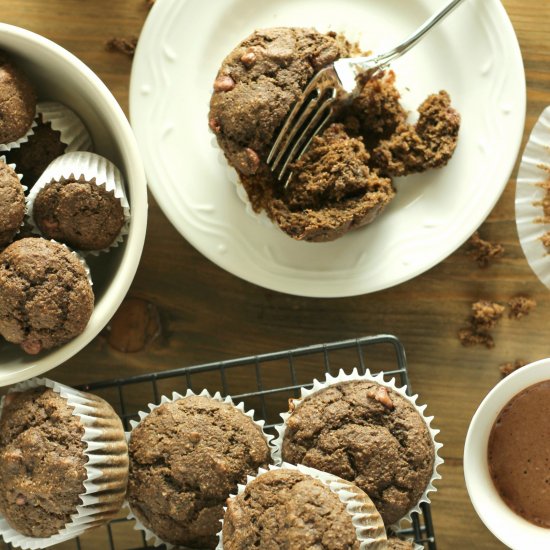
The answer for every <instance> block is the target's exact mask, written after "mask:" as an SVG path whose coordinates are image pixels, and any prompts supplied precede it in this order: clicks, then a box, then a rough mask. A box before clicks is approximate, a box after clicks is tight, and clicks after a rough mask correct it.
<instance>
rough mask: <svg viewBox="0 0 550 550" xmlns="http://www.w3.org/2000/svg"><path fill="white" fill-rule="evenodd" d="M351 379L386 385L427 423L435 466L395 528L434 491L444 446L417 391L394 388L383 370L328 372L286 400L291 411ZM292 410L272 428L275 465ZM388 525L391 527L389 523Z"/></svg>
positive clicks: (393, 380)
mask: <svg viewBox="0 0 550 550" xmlns="http://www.w3.org/2000/svg"><path fill="white" fill-rule="evenodd" d="M354 380H361V381H364V380H367V381H371V382H376V383H377V384H380V385H381V386H385V387H386V388H390V389H392V390H393V391H395V392H396V393H398V394H399V395H401V396H402V397H404V398H405V399H406V400H407V401H408V402H409V403H410V404H411V405H412V406H413V407H414V408H415V409H416V411H417V412H418V414H419V415H420V416H421V417H422V419H423V420H424V422H425V423H426V426H427V427H428V431H429V433H430V437H431V439H432V442H433V448H434V467H433V472H432V477H431V479H430V481H429V483H428V485H427V486H426V488H425V490H424V492H423V494H422V496H421V497H420V499H419V500H418V502H417V503H416V504H415V506H414V507H413V508H411V509H410V510H409V511H408V512H407V514H406V515H405V516H403V517H402V518H401V519H400V520H398V521H397V522H396V523H395V524H394V527H395V528H397V529H399V526H400V524H401V522H402V521H409V522H410V521H411V514H412V513H413V512H418V513H422V510H421V508H420V504H422V503H423V502H428V503H429V502H430V498H429V496H428V494H429V493H432V492H435V491H437V489H436V488H435V487H434V485H433V483H434V481H435V480H437V479H441V475H440V474H439V473H438V472H437V468H438V467H439V466H440V465H441V464H443V459H442V458H441V457H440V456H439V449H441V447H443V445H442V444H441V443H439V442H437V441H436V440H435V437H436V435H437V434H438V433H439V430H436V429H434V428H432V427H431V422H432V420H433V418H434V417H433V416H426V415H425V414H424V411H425V410H426V405H422V406H419V405H417V403H416V400H417V399H418V394H415V395H413V396H410V395H407V386H403V387H401V388H399V387H397V385H396V384H395V378H392V379H391V380H389V381H387V380H384V374H383V373H382V372H380V373H378V374H377V375H373V374H372V373H371V372H370V370H369V369H366V372H365V374H359V371H358V370H357V369H353V371H352V372H351V373H350V374H346V373H345V372H344V371H343V370H340V371H339V372H338V374H337V375H336V376H332V375H330V374H327V377H326V380H325V381H324V382H319V380H317V379H314V380H313V387H312V388H311V389H308V388H301V397H300V398H299V399H290V400H289V402H290V403H292V405H291V408H292V409H293V410H296V407H298V406H299V404H300V403H301V402H302V401H303V400H304V399H305V398H306V397H309V396H310V395H312V394H314V393H317V392H318V391H320V390H323V389H325V388H328V387H329V386H334V385H335V384H340V383H342V382H351V381H354ZM291 414H292V413H289V412H286V413H281V418H282V419H283V423H282V424H279V425H278V426H275V429H276V430H277V432H278V434H279V435H278V437H276V438H275V440H274V441H273V445H274V447H275V451H274V458H275V464H280V463H282V462H283V458H282V448H283V439H284V436H285V431H286V422H287V420H288V419H289V418H290V416H291ZM388 527H390V526H389V525H388Z"/></svg>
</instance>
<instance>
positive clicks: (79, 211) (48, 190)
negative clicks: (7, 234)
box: [33, 177, 124, 250]
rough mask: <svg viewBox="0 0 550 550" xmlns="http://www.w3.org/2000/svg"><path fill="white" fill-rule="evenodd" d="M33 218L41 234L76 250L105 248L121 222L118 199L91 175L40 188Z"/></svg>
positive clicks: (35, 201)
mask: <svg viewBox="0 0 550 550" xmlns="http://www.w3.org/2000/svg"><path fill="white" fill-rule="evenodd" d="M33 217H34V221H35V223H36V225H37V226H38V228H39V229H40V231H41V232H42V235H44V237H47V238H48V239H56V240H58V241H61V242H64V243H66V244H68V245H70V246H72V247H73V248H76V249H78V250H101V249H103V248H108V247H109V246H110V245H111V244H112V243H113V241H114V240H115V239H116V237H117V236H118V234H119V233H120V230H121V229H122V226H123V225H124V211H123V208H122V205H121V203H120V200H119V199H117V198H116V197H115V195H114V193H113V192H112V191H107V190H106V189H105V186H104V185H97V184H96V181H95V178H92V180H91V181H86V180H85V179H84V178H80V179H76V178H74V177H71V178H69V179H64V178H61V180H60V181H52V182H51V183H49V184H48V185H47V186H46V187H44V188H43V189H41V190H40V192H39V193H38V195H37V196H36V198H35V200H34V206H33Z"/></svg>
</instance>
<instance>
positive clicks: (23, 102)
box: [0, 51, 36, 143]
mask: <svg viewBox="0 0 550 550" xmlns="http://www.w3.org/2000/svg"><path fill="white" fill-rule="evenodd" d="M35 113H36V93H35V91H34V88H33V86H32V84H31V83H30V81H29V80H28V78H27V77H26V76H25V75H24V74H23V73H22V72H21V71H20V70H19V69H17V68H16V67H15V65H14V64H13V62H12V61H11V59H10V58H9V57H8V56H7V55H6V53H5V52H2V51H0V143H11V142H12V141H17V140H18V139H19V138H21V137H23V136H24V135H25V134H26V133H27V132H28V131H29V129H30V127H31V125H32V121H33V119H34V115H35Z"/></svg>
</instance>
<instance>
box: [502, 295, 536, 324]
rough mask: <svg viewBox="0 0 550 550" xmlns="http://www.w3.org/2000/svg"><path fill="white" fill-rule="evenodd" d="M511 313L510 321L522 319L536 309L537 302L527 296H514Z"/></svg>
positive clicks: (509, 314) (509, 303)
mask: <svg viewBox="0 0 550 550" xmlns="http://www.w3.org/2000/svg"><path fill="white" fill-rule="evenodd" d="M508 305H509V306H510V311H509V313H508V317H509V318H510V319H521V318H522V317H525V316H526V315H529V313H530V312H531V311H532V310H533V309H535V307H536V306H537V302H536V301H535V300H533V299H532V298H528V297H527V296H514V297H513V298H512V299H511V300H510V301H509V302H508Z"/></svg>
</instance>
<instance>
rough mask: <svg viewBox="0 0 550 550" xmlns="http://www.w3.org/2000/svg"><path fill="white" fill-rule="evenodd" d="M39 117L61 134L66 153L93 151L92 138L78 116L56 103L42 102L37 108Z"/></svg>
mask: <svg viewBox="0 0 550 550" xmlns="http://www.w3.org/2000/svg"><path fill="white" fill-rule="evenodd" d="M36 114H37V116H39V115H41V116H42V122H43V123H45V124H47V123H49V124H50V126H51V128H52V130H54V131H56V132H59V133H60V137H59V139H60V140H61V143H64V144H65V145H66V146H67V148H66V149H65V153H71V152H73V151H91V150H92V137H91V136H90V133H89V132H88V130H87V128H86V126H84V123H83V122H82V120H80V118H79V117H78V115H77V114H76V113H75V112H74V111H72V110H71V109H69V108H68V107H66V106H65V105H63V104H62V103H57V102H55V101H41V102H40V103H38V104H37V106H36Z"/></svg>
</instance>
